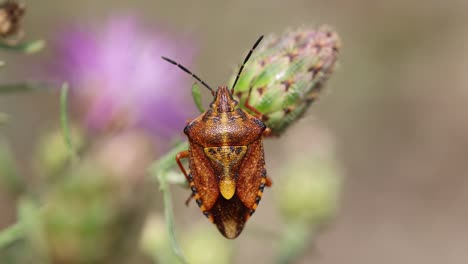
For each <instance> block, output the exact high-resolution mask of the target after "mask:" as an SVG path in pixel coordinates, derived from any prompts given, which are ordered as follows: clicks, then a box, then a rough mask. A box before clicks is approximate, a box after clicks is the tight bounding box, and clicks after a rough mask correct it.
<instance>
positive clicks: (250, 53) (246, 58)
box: [231, 35, 263, 94]
mask: <svg viewBox="0 0 468 264" xmlns="http://www.w3.org/2000/svg"><path fill="white" fill-rule="evenodd" d="M262 39H263V35H261V36H260V37H259V38H258V39H257V41H256V42H255V44H254V45H253V47H252V48H251V49H250V51H249V54H247V57H245V59H244V63H242V66H241V67H240V69H239V73H237V77H236V80H235V81H234V84H233V85H232V88H231V94H232V93H234V87H236V83H237V81H238V80H239V76H240V75H241V73H242V70H243V69H244V65H245V63H246V62H247V61H248V60H249V58H250V55H252V52H253V51H254V49H255V48H256V47H257V46H258V44H259V43H260V41H262Z"/></svg>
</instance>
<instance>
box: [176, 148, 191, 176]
mask: <svg viewBox="0 0 468 264" xmlns="http://www.w3.org/2000/svg"><path fill="white" fill-rule="evenodd" d="M188 157H189V152H188V150H184V151H182V152H179V153H177V155H176V158H175V159H176V162H177V165H179V168H180V170H181V171H182V173H183V174H184V176H185V178H186V179H187V181H188V182H190V179H189V176H188V174H187V171H186V170H185V168H184V165H182V162H181V161H180V160H181V159H186V158H188Z"/></svg>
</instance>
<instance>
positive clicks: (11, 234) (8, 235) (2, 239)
mask: <svg viewBox="0 0 468 264" xmlns="http://www.w3.org/2000/svg"><path fill="white" fill-rule="evenodd" d="M23 236H24V228H23V225H22V224H21V222H18V223H16V224H13V225H12V226H9V227H8V228H6V229H4V230H2V231H1V232H0V248H4V247H6V246H8V245H10V244H11V243H13V242H15V241H17V240H19V239H21V238H22V237H23Z"/></svg>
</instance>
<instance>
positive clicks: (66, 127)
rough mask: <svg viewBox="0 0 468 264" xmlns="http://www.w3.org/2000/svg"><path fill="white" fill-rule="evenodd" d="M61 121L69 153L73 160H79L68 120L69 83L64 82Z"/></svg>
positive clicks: (61, 96) (61, 99) (61, 95)
mask: <svg viewBox="0 0 468 264" xmlns="http://www.w3.org/2000/svg"><path fill="white" fill-rule="evenodd" d="M60 122H61V126H62V133H63V138H64V140H65V144H66V145H67V147H68V153H69V155H70V158H71V160H72V161H76V160H77V157H78V156H77V154H76V151H75V148H74V147H73V143H72V139H71V134H70V125H69V122H68V84H67V83H64V84H62V90H61V92H60Z"/></svg>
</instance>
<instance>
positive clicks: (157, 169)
mask: <svg viewBox="0 0 468 264" xmlns="http://www.w3.org/2000/svg"><path fill="white" fill-rule="evenodd" d="M187 148H188V144H187V143H180V144H178V145H176V146H175V147H174V148H173V149H172V150H171V151H169V152H168V153H167V154H166V155H164V156H163V157H161V158H160V159H159V160H158V161H156V162H155V163H154V164H153V165H152V166H151V167H150V174H151V175H152V176H153V177H154V178H155V179H156V180H157V181H158V183H159V190H160V191H161V192H162V194H163V202H164V216H165V221H166V227H167V232H168V234H169V238H170V242H171V247H172V250H173V252H174V254H175V255H176V256H177V257H178V258H179V260H180V261H181V262H182V263H187V261H186V260H185V256H184V253H183V251H182V248H181V247H180V245H179V242H178V240H177V236H176V232H175V226H174V212H173V210H172V198H171V191H170V189H169V183H168V179H167V175H168V173H169V170H170V169H171V168H172V167H174V166H175V165H176V162H175V156H176V155H177V153H179V152H181V151H184V150H186V149H187Z"/></svg>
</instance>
